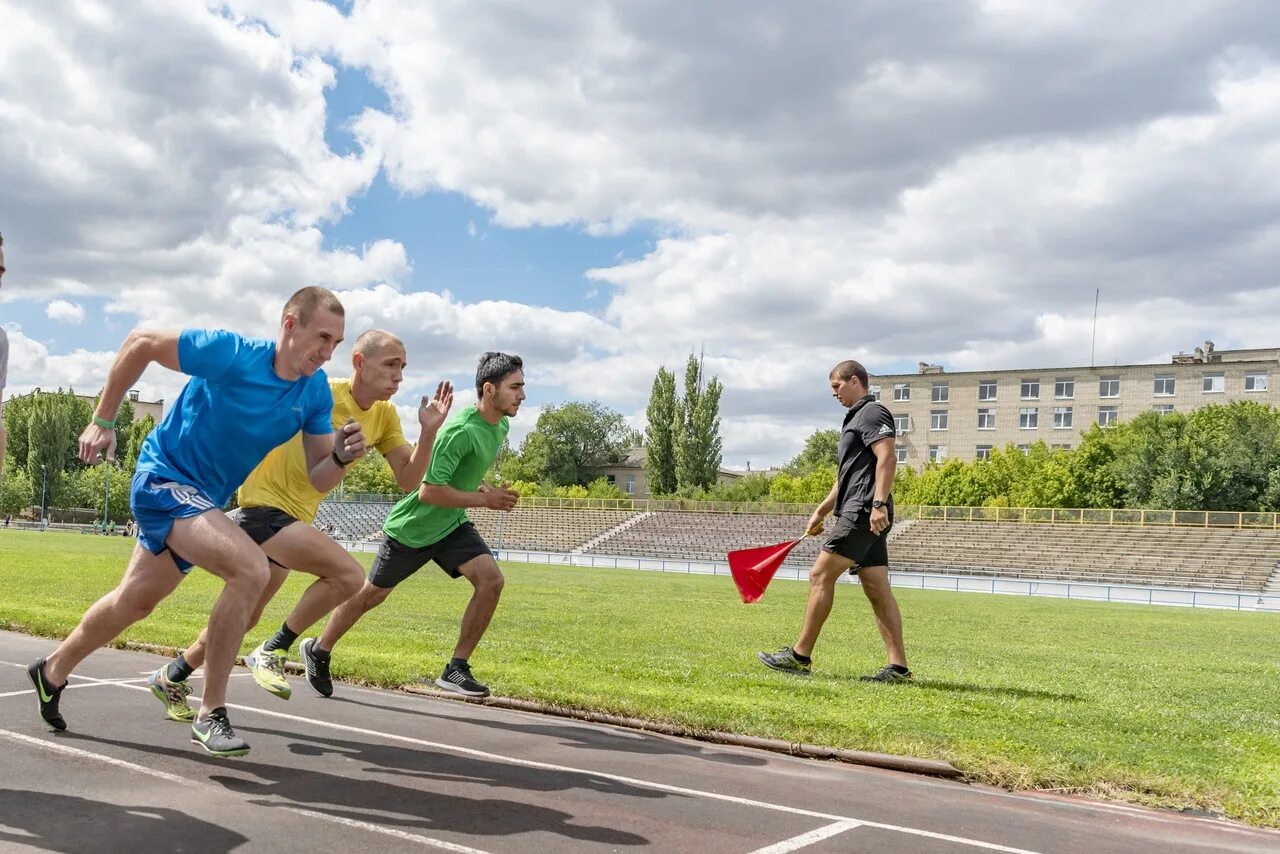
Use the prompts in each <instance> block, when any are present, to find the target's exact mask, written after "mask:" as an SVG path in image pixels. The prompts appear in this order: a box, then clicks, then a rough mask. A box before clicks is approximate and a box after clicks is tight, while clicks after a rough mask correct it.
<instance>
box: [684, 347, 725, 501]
mask: <svg viewBox="0 0 1280 854" xmlns="http://www.w3.org/2000/svg"><path fill="white" fill-rule="evenodd" d="M723 390H724V387H723V386H722V385H721V384H720V380H719V379H718V378H716V377H712V378H711V381H710V382H708V383H707V385H706V388H703V387H702V365H701V363H700V362H699V360H698V357H697V356H694V355H693V354H690V355H689V361H688V362H687V363H686V365H685V372H684V399H683V400H682V401H680V404H679V406H677V407H676V411H675V415H674V417H673V418H672V423H673V424H675V425H676V430H675V446H676V481H677V485H678V487H679V489H681V490H688V489H710V488H711V487H712V486H713V485H714V484H715V482H716V479H717V478H718V477H719V475H720V461H721V448H722V442H721V439H720V394H721V392H722V391H723Z"/></svg>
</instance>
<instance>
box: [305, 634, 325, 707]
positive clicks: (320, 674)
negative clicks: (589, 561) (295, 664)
mask: <svg viewBox="0 0 1280 854" xmlns="http://www.w3.org/2000/svg"><path fill="white" fill-rule="evenodd" d="M298 649H299V651H300V652H301V653H302V666H303V667H305V668H306V670H307V684H308V685H310V686H311V690H312V691H315V692H316V693H317V694H319V695H320V696H321V697H332V696H333V680H332V679H330V678H329V653H327V652H326V653H324V654H323V655H318V654H316V639H315V638H307V639H305V640H304V641H303V642H302V644H301V645H300V646H299V647H298Z"/></svg>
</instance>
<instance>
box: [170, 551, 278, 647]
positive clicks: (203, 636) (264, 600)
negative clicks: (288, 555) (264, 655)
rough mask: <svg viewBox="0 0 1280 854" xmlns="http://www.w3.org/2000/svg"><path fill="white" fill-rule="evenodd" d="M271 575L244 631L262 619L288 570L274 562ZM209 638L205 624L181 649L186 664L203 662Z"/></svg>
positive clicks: (271, 566) (271, 565) (270, 566)
mask: <svg viewBox="0 0 1280 854" xmlns="http://www.w3.org/2000/svg"><path fill="white" fill-rule="evenodd" d="M269 569H270V572H271V577H270V579H268V581H267V586H266V587H264V588H263V589H262V595H261V596H259V597H258V604H257V605H256V606H255V607H254V609H253V613H252V614H250V615H249V623H248V625H247V626H245V632H246V633H248V631H249V630H250V629H252V628H253V627H254V626H256V625H258V621H259V620H261V619H262V612H263V611H264V610H266V607H267V605H268V604H269V603H270V602H271V600H272V598H274V597H275V595H276V592H277V591H279V589H280V586H281V585H282V584H284V582H285V579H286V578H288V577H289V570H287V569H285V568H284V567H282V566H277V565H276V564H274V563H273V564H269ZM208 638H209V627H208V626H205V627H204V628H203V629H201V630H200V637H198V638H196V642H195V643H193V644H192V645H191V646H189V647H187V648H186V649H185V650H183V651H182V657H183V658H184V659H186V662H187V664H189V665H191V669H192V670H195V669H197V668H198V667H200V665H202V664H204V655H205V644H206V642H207V640H208Z"/></svg>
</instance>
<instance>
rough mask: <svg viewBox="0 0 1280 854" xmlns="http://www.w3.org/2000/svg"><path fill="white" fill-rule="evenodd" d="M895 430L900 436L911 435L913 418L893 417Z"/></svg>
mask: <svg viewBox="0 0 1280 854" xmlns="http://www.w3.org/2000/svg"><path fill="white" fill-rule="evenodd" d="M893 429H894V432H896V433H897V434H898V435H899V436H901V435H902V434H903V433H909V432H910V431H911V416H910V415H895V416H893Z"/></svg>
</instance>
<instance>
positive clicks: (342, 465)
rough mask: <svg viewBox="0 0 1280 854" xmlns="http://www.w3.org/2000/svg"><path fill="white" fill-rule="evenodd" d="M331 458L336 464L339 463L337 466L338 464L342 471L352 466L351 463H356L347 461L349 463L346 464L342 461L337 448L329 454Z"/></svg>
mask: <svg viewBox="0 0 1280 854" xmlns="http://www.w3.org/2000/svg"><path fill="white" fill-rule="evenodd" d="M329 456H331V457H333V461H334V462H335V463H337V464H338V468H340V469H344V468H346V467H347V466H349V465H351V463H352V462H354V460H347V461H346V462H345V463H344V462H343V461H342V457H340V456H338V449H337V448H334V449H333V450H332V451H330V452H329Z"/></svg>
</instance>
